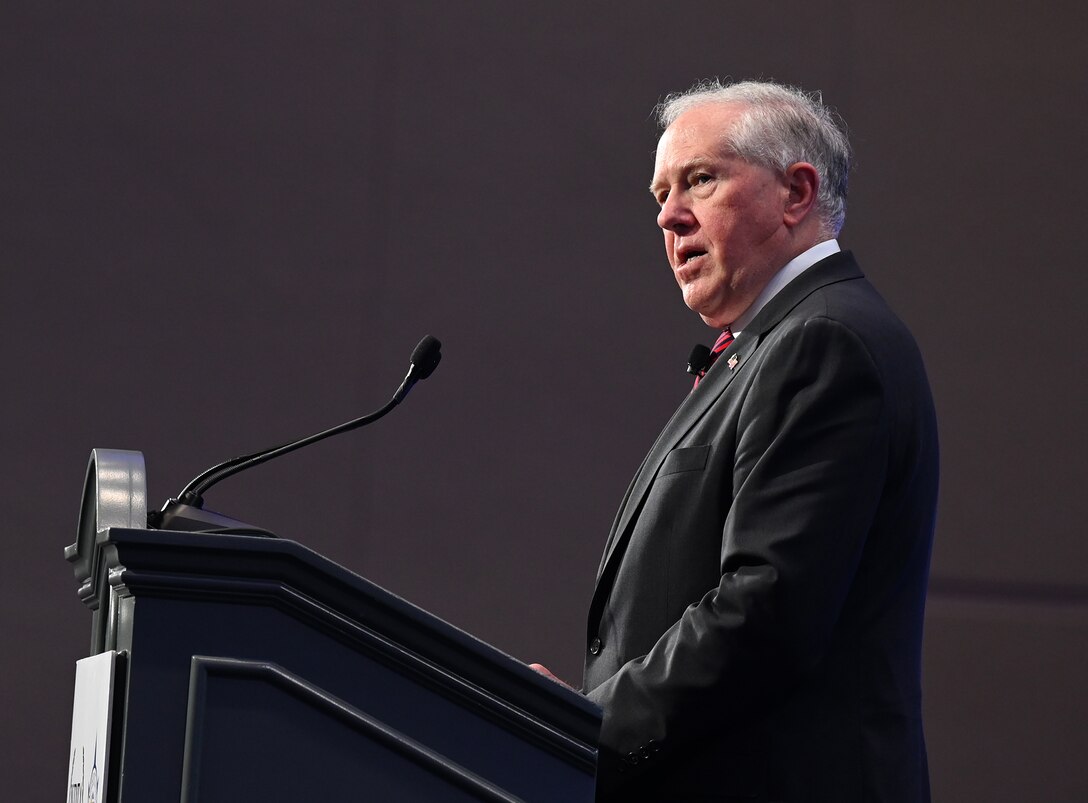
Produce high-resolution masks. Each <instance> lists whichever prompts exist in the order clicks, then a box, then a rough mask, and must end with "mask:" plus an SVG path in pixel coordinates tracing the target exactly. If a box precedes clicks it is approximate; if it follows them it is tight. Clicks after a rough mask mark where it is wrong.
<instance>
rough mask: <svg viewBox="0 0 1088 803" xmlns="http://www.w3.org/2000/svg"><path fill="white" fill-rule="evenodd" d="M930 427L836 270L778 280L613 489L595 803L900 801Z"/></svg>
mask: <svg viewBox="0 0 1088 803" xmlns="http://www.w3.org/2000/svg"><path fill="white" fill-rule="evenodd" d="M937 471H938V466H937V430H936V423H935V417H934V411H933V403H932V399H931V396H930V391H929V385H928V382H927V380H926V376H925V371H924V368H923V366H922V360H921V357H920V356H919V353H918V349H917V346H916V345H915V343H914V340H913V338H912V337H911V335H910V333H909V332H908V331H907V329H906V328H905V327H904V326H903V324H902V323H901V322H900V321H899V319H898V318H896V317H895V315H894V313H892V311H891V310H890V309H889V308H888V306H887V305H886V304H885V302H884V301H883V300H882V299H881V298H880V296H879V295H878V294H877V292H876V291H875V290H874V289H873V288H872V286H871V285H870V284H869V282H868V281H867V280H866V279H865V278H864V277H863V276H862V274H861V271H860V270H859V269H858V267H857V264H856V263H855V262H854V259H853V257H852V256H851V255H850V254H849V253H840V254H836V255H834V256H831V257H828V258H827V259H824V260H822V261H821V262H819V263H817V264H816V265H814V266H813V267H811V268H809V269H808V270H807V271H805V272H804V273H802V274H801V275H800V276H799V277H797V278H796V279H795V280H793V281H792V282H791V283H790V284H789V285H787V286H786V287H785V288H784V289H783V290H782V291H781V292H780V293H779V294H778V295H777V296H775V297H774V298H773V299H772V300H771V302H770V303H769V304H768V305H767V306H766V307H765V308H764V309H763V310H762V311H761V312H760V313H759V314H758V315H757V316H756V318H755V320H753V321H752V323H751V324H750V325H749V326H748V327H746V328H745V329H744V331H743V332H742V333H741V334H740V335H739V336H738V337H737V339H736V341H735V342H734V343H733V344H732V345H731V346H730V347H729V349H728V350H727V351H726V352H725V353H724V354H722V356H721V357H720V358H719V359H718V361H717V362H716V363H715V365H714V366H713V367H712V368H711V369H710V371H709V372H708V373H707V375H706V377H705V378H704V379H703V381H702V382H701V383H700V384H699V387H698V388H697V389H696V390H695V391H694V392H692V393H691V394H690V395H689V396H688V397H687V398H686V399H685V400H684V402H683V403H682V404H681V405H680V407H679V409H678V410H677V411H676V413H675V414H674V415H673V418H672V420H671V421H670V422H669V423H668V425H667V426H666V427H665V429H664V431H663V432H662V433H661V435H660V437H659V438H658V440H657V442H656V443H655V444H654V446H653V448H652V449H651V450H650V453H649V454H648V455H647V457H646V459H645V461H644V462H643V464H642V467H641V468H640V469H639V471H638V473H637V474H636V475H635V479H634V480H633V481H632V483H631V486H630V488H629V489H628V492H627V496H626V497H625V498H624V500H623V503H622V505H621V506H620V510H619V513H618V514H617V516H616V521H615V523H614V524H613V527H612V532H611V535H610V537H609V541H608V545H607V547H606V550H605V556H604V558H603V560H602V562H601V568H600V572H599V575H598V579H597V586H596V589H595V591H594V594H593V601H592V604H591V608H590V615H589V629H588V634H587V645H586V646H587V658H586V667H585V678H584V681H585V685H584V688H585V690H586V692H587V695H588V697H589V698H590V699H592V700H593V701H595V702H597V703H598V704H600V705H601V706H602V707H603V708H604V723H603V727H602V731H601V752H600V757H599V768H598V799H599V800H617V801H618V800H623V801H631V800H669V801H673V800H676V801H688V800H729V799H735V798H740V799H754V800H770V801H777V800H784V801H810V800H811V801H829V802H833V803H846V802H848V801H924V800H928V799H929V781H928V773H927V770H926V755H925V743H924V740H923V736H922V722H921V700H920V688H919V686H920V652H921V640H922V615H923V607H924V603H925V589H926V582H927V576H928V570H929V555H930V547H931V542H932V533H933V523H934V515H935V508H936V496H937Z"/></svg>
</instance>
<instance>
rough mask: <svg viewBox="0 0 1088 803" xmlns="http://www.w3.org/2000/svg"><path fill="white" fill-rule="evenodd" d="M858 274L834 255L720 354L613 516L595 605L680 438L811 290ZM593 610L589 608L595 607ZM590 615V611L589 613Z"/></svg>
mask: <svg viewBox="0 0 1088 803" xmlns="http://www.w3.org/2000/svg"><path fill="white" fill-rule="evenodd" d="M861 276H862V273H861V271H860V270H859V269H858V267H857V263H856V262H855V261H854V258H853V255H852V254H851V253H850V252H849V251H845V252H840V253H837V254H833V255H832V256H830V257H827V258H826V259H823V260H821V261H820V262H818V263H816V264H815V265H813V266H812V267H811V268H809V269H808V270H806V271H805V272H804V273H802V274H801V275H800V276H798V277H797V278H796V279H794V280H793V281H792V282H790V283H789V284H788V285H786V286H785V287H784V288H782V290H781V291H780V292H779V293H778V295H776V296H775V297H774V298H772V299H771V300H770V302H769V303H768V304H767V306H766V307H764V308H763V309H762V310H760V312H759V314H758V315H756V317H755V319H753V320H752V322H751V323H750V324H749V325H748V326H747V327H745V329H744V331H743V332H741V333H740V334H739V335H738V336H737V339H736V340H734V341H733V343H732V344H731V345H730V346H729V348H728V349H726V350H725V351H724V352H722V354H721V356H719V357H718V360H717V362H715V363H714V365H713V367H712V368H711V369H710V371H708V372H707V375H706V377H705V378H704V379H703V380H702V381H701V382H700V383H699V387H698V388H696V389H695V390H694V391H693V392H692V393H691V394H689V395H688V397H687V398H686V399H684V401H683V402H682V403H681V404H680V406H679V407H678V408H677V409H676V412H675V413H673V416H672V418H671V419H670V420H669V423H668V424H666V425H665V428H664V429H663V430H662V431H661V434H660V435H659V436H658V437H657V440H656V441H655V442H654V445H653V446H652V447H651V448H650V451H649V453H648V454H647V455H646V458H645V459H644V460H643V461H642V466H641V467H640V468H639V471H638V473H637V474H636V475H635V478H634V480H632V482H631V485H630V487H628V489H627V495H626V497H624V500H623V502H622V503H621V505H620V510H619V512H618V513H617V514H616V520H615V522H614V523H613V527H612V532H611V533H610V534H609V540H608V544H607V546H606V547H605V554H604V557H603V558H602V559H601V565H600V567H599V568H598V570H597V583H598V588H597V589H596V591H595V593H594V601H595V602H596V601H597V597H598V592H601V591H603V588H602V587H601V586H602V585H604V586H607V585H610V584H611V581H607V582H606V583H604V584H602V583H601V580H602V578H603V577H604V575H605V570H606V568H607V567H608V566H609V565H610V564H614V563H616V562H617V561H619V560H620V559H621V558H622V556H623V553H624V551H625V550H626V545H627V541H628V539H629V536H630V531H631V529H632V525H633V521H634V518H635V516H636V514H637V513H638V512H639V511H640V510H641V509H642V503H643V500H644V498H645V496H646V493H647V492H648V491H649V488H650V484H651V483H652V482H653V480H654V478H655V477H656V476H657V472H658V470H659V469H660V468H661V464H662V463H663V462H664V460H665V458H666V457H667V456H668V454H669V452H671V451H672V450H673V449H674V448H675V447H676V445H677V444H678V443H679V442H680V441H681V440H682V439H683V437H684V436H685V435H686V434H687V433H688V432H689V431H690V430H691V428H692V427H693V426H695V424H696V423H697V422H698V421H699V419H700V418H702V416H703V415H705V414H706V412H707V411H708V410H709V409H710V408H711V407H712V406H713V405H714V403H715V402H716V401H717V400H718V399H719V398H720V397H721V396H722V394H724V393H725V392H726V390H727V389H728V387H729V385H730V383H732V381H733V379H734V378H736V377H737V376H739V375H740V374H741V373H742V372H743V371H744V368H745V366H746V364H747V363H748V362H749V361H750V359H751V356H752V354H753V353H754V352H755V350H756V349H757V348H758V347H759V344H760V343H761V342H762V340H763V338H764V335H766V334H767V332H769V331H771V330H772V329H773V328H774V327H775V326H776V325H778V323H779V322H781V321H782V319H783V318H785V317H786V315H787V314H788V313H789V312H790V311H791V310H792V309H793V308H794V307H796V306H797V305H798V304H799V303H800V302H801V301H802V300H803V299H805V298H806V297H807V296H809V295H811V294H812V293H813V292H814V291H815V290H817V289H819V288H821V287H825V286H827V285H829V284H833V283H835V282H839V281H844V280H846V279H857V278H861ZM595 607H596V605H594V606H593V608H595ZM591 610H592V608H591Z"/></svg>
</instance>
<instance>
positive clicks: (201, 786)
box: [65, 449, 600, 803]
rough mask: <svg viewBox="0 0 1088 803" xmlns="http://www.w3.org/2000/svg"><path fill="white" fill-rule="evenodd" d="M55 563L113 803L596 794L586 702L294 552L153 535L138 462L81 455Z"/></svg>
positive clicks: (235, 540) (558, 798)
mask: <svg viewBox="0 0 1088 803" xmlns="http://www.w3.org/2000/svg"><path fill="white" fill-rule="evenodd" d="M65 557H66V558H67V559H68V560H69V561H71V562H72V563H73V564H74V567H75V575H76V580H77V582H78V584H79V596H80V599H82V601H83V603H84V604H85V605H87V606H88V607H89V608H90V609H91V611H92V612H93V625H92V637H91V654H92V655H95V654H99V653H104V652H108V651H116V654H117V660H116V673H115V678H116V681H115V686H114V691H113V698H112V700H113V703H112V706H113V710H112V722H113V726H112V727H113V737H112V745H113V746H112V749H111V751H110V753H111V758H110V761H109V766H108V767H106V768H100V769H98V771H99V772H102V771H103V769H105V772H106V776H107V782H106V799H107V800H109V801H118V803H164V801H171V800H175V801H176V800H180V801H183V802H184V803H198V802H199V803H228V802H229V803H243V802H244V801H262V802H267V801H347V800H353V801H354V800H361V801H362V800H365V801H408V802H409V803H414V802H415V801H421V802H423V801H548V802H549V803H578V802H579V801H585V803H589V801H592V799H593V792H594V771H595V764H596V739H597V735H598V732H599V729H600V709H598V708H597V707H596V706H595V705H593V704H592V703H590V702H589V701H587V700H586V699H585V698H584V697H582V696H581V695H579V694H577V693H575V692H572V691H569V690H568V689H565V688H563V687H562V686H560V685H559V684H556V683H554V682H552V681H550V680H548V679H546V678H543V677H540V676H539V675H537V674H536V673H535V672H533V671H532V670H530V669H529V668H528V667H526V666H525V665H524V664H522V663H521V662H519V661H516V660H515V659H513V658H511V657H509V656H507V655H505V654H503V653H501V652H499V651H498V650H496V649H494V648H492V647H490V646H488V645H487V644H484V643H482V642H480V641H478V640H477V639H475V638H473V637H472V636H469V635H468V634H466V633H464V632H462V631H460V630H458V629H457V628H455V627H453V626H452V625H450V624H448V623H446V622H443V621H442V620H440V619H438V618H436V617H434V616H432V615H430V614H428V613H427V612H426V611H423V610H421V609H419V608H417V607H415V606H413V605H411V604H409V603H408V602H405V601H404V600H402V599H399V598H398V597H396V596H394V595H393V594H390V593H389V592H387V591H384V590H382V589H381V588H378V587H377V586H375V585H373V584H372V583H369V582H367V581H366V580H364V579H363V578H362V577H359V576H358V575H356V574H353V573H351V572H349V571H347V570H346V569H344V568H343V567H341V566H339V565H337V564H335V563H333V562H332V561H330V560H328V559H326V558H324V557H322V556H321V555H318V554H317V553H315V552H313V551H312V550H309V549H307V548H306V547H304V546H302V545H301V544H298V543H295V542H293V541H287V540H281V539H277V538H262V537H256V536H243V535H219V534H207V533H187V532H168V531H163V530H149V529H147V502H146V482H145V475H144V461H143V456H142V455H141V454H140V453H139V452H123V451H117V450H103V449H96V450H95V451H93V452H92V453H91V460H90V465H89V467H88V471H87V485H86V489H85V491H84V498H83V508H82V513H81V516H80V524H79V534H78V538H77V541H76V543H75V544H73V545H72V546H70V547H68V548H67V549H66V550H65ZM77 705H78V700H77Z"/></svg>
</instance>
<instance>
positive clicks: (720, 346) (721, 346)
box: [691, 326, 733, 390]
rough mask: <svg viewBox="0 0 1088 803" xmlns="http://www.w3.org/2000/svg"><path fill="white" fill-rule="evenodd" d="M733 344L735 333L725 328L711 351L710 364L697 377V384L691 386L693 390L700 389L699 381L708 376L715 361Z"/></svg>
mask: <svg viewBox="0 0 1088 803" xmlns="http://www.w3.org/2000/svg"><path fill="white" fill-rule="evenodd" d="M732 342H733V333H732V332H730V331H729V327H728V326H727V327H725V329H724V330H723V331H722V333H721V334H720V335H718V339H717V340H715V341H714V348H712V349H711V350H710V362H708V363H707V365H706V368H704V369H703V370H702V371H700V372H699V374H698V375H697V376H696V377H695V384H694V385H692V386H691V389H692V390H695V388H697V387H699V380H700V379H702V378H703V377H704V376H706V372H707V371H709V370H710V366H712V365H713V364H714V361H715V360H716V359H718V355H720V354H721V353H722V352H723V351H725V350H726V349H727V348H729V344H730V343H732Z"/></svg>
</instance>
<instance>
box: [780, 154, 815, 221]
mask: <svg viewBox="0 0 1088 803" xmlns="http://www.w3.org/2000/svg"><path fill="white" fill-rule="evenodd" d="M784 183H785V185H786V190H787V191H788V195H787V196H786V208H785V210H784V222H785V224H786V225H787V226H790V227H791V228H792V227H793V226H798V225H800V224H801V223H802V222H804V221H805V219H806V218H808V216H809V214H810V213H811V212H812V210H813V208H814V207H815V206H816V191H817V190H818V189H819V188H820V174H819V173H817V172H816V168H815V167H813V166H812V165H810V164H809V163H808V162H795V163H794V164H792V165H790V166H789V167H787V168H786V173H785V176H784Z"/></svg>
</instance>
